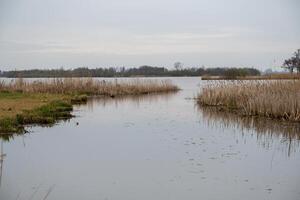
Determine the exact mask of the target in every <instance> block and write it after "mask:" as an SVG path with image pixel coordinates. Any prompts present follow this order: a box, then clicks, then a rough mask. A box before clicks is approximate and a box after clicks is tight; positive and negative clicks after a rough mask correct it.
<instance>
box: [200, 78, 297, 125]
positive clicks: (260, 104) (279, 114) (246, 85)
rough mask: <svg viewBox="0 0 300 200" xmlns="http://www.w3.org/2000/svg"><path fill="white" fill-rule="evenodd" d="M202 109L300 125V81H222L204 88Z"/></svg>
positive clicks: (201, 99) (201, 98)
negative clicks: (211, 108) (225, 111)
mask: <svg viewBox="0 0 300 200" xmlns="http://www.w3.org/2000/svg"><path fill="white" fill-rule="evenodd" d="M198 103H199V104H200V105H202V106H216V107H218V108H220V109H223V110H227V111H233V112H236V113H238V114H240V115H246V116H264V117H268V118H273V119H279V120H287V121H295V122H299V121H300V81H298V80H294V81H232V82H228V81H219V82H211V83H210V84H207V85H206V86H204V87H203V88H202V92H201V93H200V94H199V95H198Z"/></svg>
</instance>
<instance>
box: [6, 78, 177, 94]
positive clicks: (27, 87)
mask: <svg viewBox="0 0 300 200" xmlns="http://www.w3.org/2000/svg"><path fill="white" fill-rule="evenodd" d="M177 90H178V87H177V86H175V85H173V84H172V83H171V82H170V81H168V80H161V81H160V80H145V79H144V80H139V79H134V80H131V81H129V80H128V81H124V80H123V81H119V80H117V79H115V80H111V81H106V80H95V79H93V78H55V79H49V80H44V81H43V80H36V81H31V82H29V81H25V80H24V79H22V78H19V79H16V80H14V81H12V82H10V83H4V82H1V83H0V91H15V92H16V91H18V92H23V93H53V94H88V95H110V96H115V95H132V94H133V95H137V94H148V93H159V92H170V91H177Z"/></svg>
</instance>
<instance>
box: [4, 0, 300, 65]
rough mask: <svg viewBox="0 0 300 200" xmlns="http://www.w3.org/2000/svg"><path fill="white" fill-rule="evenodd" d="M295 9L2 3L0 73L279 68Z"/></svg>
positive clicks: (253, 3) (210, 2) (225, 1)
mask: <svg viewBox="0 0 300 200" xmlns="http://www.w3.org/2000/svg"><path fill="white" fill-rule="evenodd" d="M299 10H300V1H299V0H105V1H104V0H0V70H9V69H29V68H59V67H61V66H64V67H65V68H73V67H81V66H88V67H110V66H127V67H131V66H133V67H137V66H140V65H154V66H169V67H172V66H173V63H174V62H176V61H181V62H182V63H184V65H185V66H189V67H200V66H202V65H205V66H207V67H225V66H227V67H231V66H232V67H242V66H243V67H252V66H253V67H257V68H259V69H266V68H269V67H273V69H276V68H274V66H276V65H280V64H281V63H282V62H283V59H284V58H287V57H289V56H291V54H292V53H293V52H294V51H295V50H296V49H298V48H300V11H299ZM277 69H278V68H277Z"/></svg>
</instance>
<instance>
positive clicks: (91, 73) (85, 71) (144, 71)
mask: <svg viewBox="0 0 300 200" xmlns="http://www.w3.org/2000/svg"><path fill="white" fill-rule="evenodd" d="M205 75H208V76H257V75H260V71H259V70H257V69H254V68H204V67H202V68H183V69H173V70H168V69H167V68H164V67H151V66H141V67H139V68H128V69H126V68H125V67H121V68H96V69H89V68H85V67H81V68H76V69H68V70H66V69H62V68H61V69H51V70H47V69H32V70H17V71H16V70H14V71H2V72H1V71H0V76H1V77H7V78H16V77H23V78H42V77H135V76H148V77H149V76H150V77H151V76H205Z"/></svg>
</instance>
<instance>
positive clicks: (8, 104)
mask: <svg viewBox="0 0 300 200" xmlns="http://www.w3.org/2000/svg"><path fill="white" fill-rule="evenodd" d="M85 101H86V97H85V96H78V95H74V96H71V95H59V94H27V93H20V92H7V91H6V92H3V91H2V92H0V111H1V112H0V134H4V133H21V132H24V131H25V129H24V125H30V124H44V125H46V124H47V125H51V124H54V123H55V122H56V121H57V120H60V119H68V118H70V117H72V115H71V113H70V112H71V111H72V104H74V103H79V102H85Z"/></svg>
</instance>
